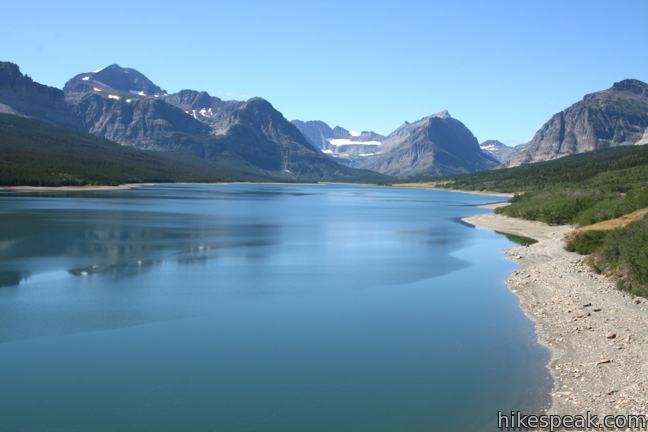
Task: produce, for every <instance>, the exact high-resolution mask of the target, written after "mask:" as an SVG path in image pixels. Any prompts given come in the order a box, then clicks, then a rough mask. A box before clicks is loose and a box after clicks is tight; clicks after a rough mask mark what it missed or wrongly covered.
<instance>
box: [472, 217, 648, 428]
mask: <svg viewBox="0 0 648 432" xmlns="http://www.w3.org/2000/svg"><path fill="white" fill-rule="evenodd" d="M485 207H487V208H491V209H492V208H493V205H490V206H485ZM462 220H463V221H464V222H466V223H469V224H471V225H473V226H475V227H478V228H481V229H490V230H494V231H499V232H505V233H510V234H516V235H522V236H525V237H530V238H533V239H535V240H537V241H538V243H535V244H533V245H530V246H518V247H512V248H509V249H507V250H506V251H505V255H506V257H507V258H508V259H509V260H511V261H514V262H516V263H517V264H518V265H519V267H518V268H517V269H516V270H514V271H513V272H512V273H511V275H510V276H509V278H508V279H507V281H506V285H507V286H508V287H509V289H510V290H511V291H512V292H513V293H514V294H515V295H516V296H517V298H518V301H519V304H520V308H521V309H522V311H523V312H524V314H525V315H526V316H527V317H528V318H529V319H530V320H531V321H532V322H533V323H534V326H535V333H536V336H537V339H538V343H540V344H541V345H543V346H544V347H546V348H547V349H548V351H549V353H550V355H551V360H550V362H549V364H548V365H547V368H548V369H549V372H550V373H551V376H552V378H553V381H554V386H553V389H552V392H551V395H550V396H551V407H550V409H549V413H551V414H572V415H573V414H585V413H586V412H587V411H591V412H592V413H593V414H598V415H599V416H604V415H607V414H643V415H645V414H646V413H648V301H646V300H645V299H640V298H637V297H634V296H632V295H631V294H629V293H626V292H623V291H620V290H618V289H617V288H616V285H615V283H614V281H612V280H611V279H609V278H607V277H605V276H602V275H599V274H596V273H594V271H593V270H592V269H591V268H590V267H589V266H588V265H587V263H586V262H585V261H586V257H585V256H582V255H578V254H576V253H573V252H568V251H567V250H565V248H564V239H563V238H564V236H565V234H567V233H568V232H569V231H571V230H572V229H573V227H571V226H569V225H562V226H550V225H546V224H544V223H542V222H535V221H527V220H523V219H516V218H511V217H507V216H503V215H498V214H495V213H487V214H480V215H475V216H471V217H466V218H463V219H462Z"/></svg>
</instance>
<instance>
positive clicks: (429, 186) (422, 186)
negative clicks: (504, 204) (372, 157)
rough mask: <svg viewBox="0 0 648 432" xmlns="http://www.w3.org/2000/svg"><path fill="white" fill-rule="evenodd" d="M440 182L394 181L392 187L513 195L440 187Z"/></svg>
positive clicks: (511, 195) (509, 195)
mask: <svg viewBox="0 0 648 432" xmlns="http://www.w3.org/2000/svg"><path fill="white" fill-rule="evenodd" d="M440 184H442V182H428V183H394V184H392V187H399V188H412V189H431V190H439V191H446V192H459V193H467V194H472V195H492V196H502V197H508V198H512V197H513V194H512V193H505V192H489V191H470V190H462V189H450V188H444V187H440Z"/></svg>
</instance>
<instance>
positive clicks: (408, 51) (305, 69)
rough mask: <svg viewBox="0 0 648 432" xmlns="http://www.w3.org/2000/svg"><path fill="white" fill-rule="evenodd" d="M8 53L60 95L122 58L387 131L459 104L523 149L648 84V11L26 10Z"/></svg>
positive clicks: (9, 18) (264, 4) (170, 84)
mask: <svg viewBox="0 0 648 432" xmlns="http://www.w3.org/2000/svg"><path fill="white" fill-rule="evenodd" d="M2 9H3V10H2V16H3V20H2V26H0V40H2V43H1V44H0V59H1V60H9V61H13V62H16V63H18V64H19V65H20V66H21V68H22V69H23V71H24V72H26V73H28V74H29V75H31V76H32V77H33V78H34V79H36V80H37V81H40V82H43V83H46V84H49V85H54V86H58V87H61V86H62V85H63V84H64V83H65V81H66V80H67V79H69V78H70V77H72V76H73V75H75V74H77V73H81V72H85V71H90V70H94V69H97V68H99V67H101V66H105V65H107V64H111V63H118V64H120V65H122V66H128V67H133V68H135V69H138V70H140V71H141V72H143V73H144V74H146V75H147V76H148V77H149V78H150V79H152V80H153V81H154V82H155V83H157V84H158V85H160V86H161V87H163V88H165V89H166V90H168V91H170V92H173V91H177V90H180V89H182V88H193V89H198V90H207V91H209V92H210V93H211V94H213V95H216V96H219V97H222V98H246V97H249V96H261V97H264V98H266V99H268V100H269V101H270V102H272V104H273V105H274V106H275V107H276V108H277V109H279V110H280V111H282V112H283V113H284V115H285V116H286V117H288V118H289V119H293V118H300V119H305V120H309V119H320V120H324V121H326V122H327V123H329V124H331V125H332V126H333V125H336V124H339V125H342V126H345V127H347V128H349V129H355V130H363V129H365V130H376V131H379V132H383V133H386V132H389V131H391V130H393V129H394V128H396V127H397V126H399V125H400V124H402V122H403V121H405V120H409V121H413V120H416V119H418V118H420V117H422V116H425V115H429V114H432V113H435V112H437V111H441V110H443V109H448V110H449V111H450V113H451V114H452V115H453V116H454V117H455V118H458V119H459V120H461V121H463V122H464V123H465V124H466V125H467V126H468V127H469V128H470V129H471V130H472V131H473V133H474V134H475V135H476V136H477V138H478V139H479V140H480V141H482V140H485V139H500V140H502V141H504V142H506V143H507V144H516V143H520V142H524V141H527V140H528V139H530V138H531V136H532V135H533V133H534V132H535V131H536V130H537V129H538V128H539V127H540V126H541V125H542V123H544V122H545V121H546V120H547V119H548V118H549V117H550V116H551V115H552V114H553V113H555V112H557V111H560V110H561V109H563V108H565V107H566V106H568V105H570V104H571V103H573V102H576V101H577V100H579V99H580V98H581V97H582V96H583V95H584V94H586V93H589V92H592V91H596V90H600V89H604V88H607V87H609V86H610V85H611V84H612V83H613V82H614V81H619V80H621V79H624V78H630V77H632V78H637V79H641V80H643V81H648V55H646V53H647V52H648V46H647V45H648V25H647V24H646V23H648V1H643V0H636V1H630V0H619V1H614V2H613V1H595V0H594V1H592V0H590V1H585V0H568V1H564V0H563V1H543V2H540V1H534V2H532V1H499V2H498V1H447V0H446V1H440V2H437V1H430V0H421V1H398V2H397V1H393V2H386V1H371V2H370V1H336V0H329V1H310V2H306V1H292V0H289V1H282V0H275V1H272V2H269V1H244V0H238V1H229V2H221V1H202V0H194V1H185V2H162V1H157V2H152V1H132V0H131V1H121V0H117V1H110V2H92V1H66V2H54V1H30V2H27V1H22V2H7V3H6V4H4V5H3V7H2Z"/></svg>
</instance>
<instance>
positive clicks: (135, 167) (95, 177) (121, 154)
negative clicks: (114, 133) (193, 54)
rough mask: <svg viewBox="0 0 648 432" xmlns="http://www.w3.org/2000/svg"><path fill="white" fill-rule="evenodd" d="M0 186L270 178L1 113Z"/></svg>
mask: <svg viewBox="0 0 648 432" xmlns="http://www.w3.org/2000/svg"><path fill="white" fill-rule="evenodd" d="M0 137H1V139H0V153H1V154H2V158H0V185H3V186H14V185H31V186H61V185H92V184H101V185H105V184H120V183H140V182H177V181H187V182H190V181H191V182H196V181H205V182H214V181H236V180H250V179H256V180H259V181H263V180H266V181H267V180H269V179H270V177H269V176H267V175H264V174H263V173H262V172H259V171H257V170H255V169H253V168H251V167H246V166H236V165H233V164H232V163H230V161H220V162H213V161H206V160H203V159H198V158H190V157H182V156H179V155H177V154H171V153H164V152H149V151H144V150H138V149H135V148H132V147H125V146H121V145H119V144H116V143H114V142H111V141H108V140H105V139H101V138H97V137H95V136H94V135H90V134H86V133H83V132H78V131H75V130H72V129H68V128H64V127H61V126H54V125H51V124H48V123H44V122H41V121H39V120H35V119H30V118H25V117H20V116H16V115H9V114H0Z"/></svg>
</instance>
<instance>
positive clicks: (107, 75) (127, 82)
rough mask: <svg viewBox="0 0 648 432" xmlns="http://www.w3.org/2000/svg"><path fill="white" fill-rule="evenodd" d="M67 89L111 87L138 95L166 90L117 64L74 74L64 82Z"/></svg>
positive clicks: (78, 90)
mask: <svg viewBox="0 0 648 432" xmlns="http://www.w3.org/2000/svg"><path fill="white" fill-rule="evenodd" d="M66 87H67V91H68V92H70V91H71V90H73V91H75V92H77V93H83V92H85V91H91V90H92V88H94V87H98V88H100V89H103V90H106V89H112V90H114V91H116V92H120V93H130V94H133V95H138V96H154V97H160V96H164V95H166V92H165V91H164V90H162V89H161V88H160V87H158V86H157V85H155V84H154V83H153V82H152V81H151V80H150V79H148V78H147V77H146V76H144V74H142V73H141V72H139V71H136V70H135V69H130V68H123V67H121V66H119V65H117V64H112V65H110V66H106V67H105V68H102V69H99V70H97V71H94V72H86V73H83V74H80V75H77V76H75V77H74V78H72V79H71V80H70V81H68V83H67V84H66Z"/></svg>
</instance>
